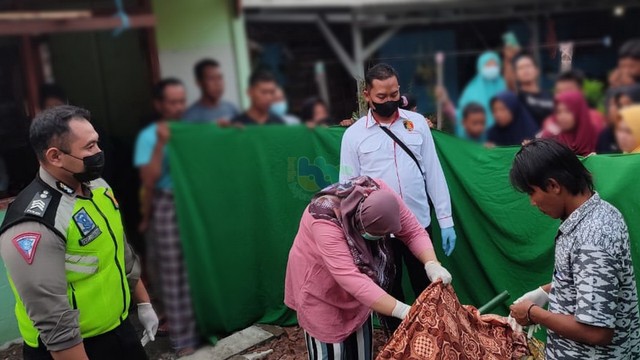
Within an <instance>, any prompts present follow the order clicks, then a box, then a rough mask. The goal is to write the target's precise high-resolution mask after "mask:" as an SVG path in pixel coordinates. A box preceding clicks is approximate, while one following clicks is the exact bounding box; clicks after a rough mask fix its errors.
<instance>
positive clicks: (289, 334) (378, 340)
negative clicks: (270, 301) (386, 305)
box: [245, 326, 386, 360]
mask: <svg viewBox="0 0 640 360" xmlns="http://www.w3.org/2000/svg"><path fill="white" fill-rule="evenodd" d="M283 330H284V334H282V335H281V336H280V337H278V338H275V339H273V340H271V341H269V342H267V343H265V344H262V345H258V346H256V347H254V348H251V349H249V350H247V351H246V352H245V354H251V353H260V352H263V351H267V350H269V349H273V352H272V353H271V354H269V355H268V356H267V357H266V358H264V359H267V360H301V359H306V358H307V348H306V346H305V342H304V332H303V331H302V329H300V327H298V326H294V327H290V328H284V329H283ZM373 337H374V346H373V348H374V357H375V355H377V354H378V352H379V351H380V349H381V348H382V347H383V346H384V344H385V340H386V338H385V336H384V334H383V332H382V330H374V333H373Z"/></svg>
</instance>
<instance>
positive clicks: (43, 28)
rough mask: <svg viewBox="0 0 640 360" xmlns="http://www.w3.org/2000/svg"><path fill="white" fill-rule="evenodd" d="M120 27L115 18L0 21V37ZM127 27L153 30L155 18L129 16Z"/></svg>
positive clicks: (149, 15) (142, 15)
mask: <svg viewBox="0 0 640 360" xmlns="http://www.w3.org/2000/svg"><path fill="white" fill-rule="evenodd" d="M121 25H122V22H121V21H120V18H117V17H115V16H99V17H90V18H86V19H72V20H30V21H0V36H8V35H41V34H51V33H61V32H78V31H98V30H112V29H116V28H118V27H120V26H121ZM129 25H130V26H131V27H132V28H153V27H155V25H156V18H155V15H153V14H139V15H129Z"/></svg>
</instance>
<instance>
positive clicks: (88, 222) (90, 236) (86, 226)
mask: <svg viewBox="0 0 640 360" xmlns="http://www.w3.org/2000/svg"><path fill="white" fill-rule="evenodd" d="M73 221H74V222H75V223H76V225H77V226H78V230H80V234H82V239H80V246H85V245H87V244H89V243H91V242H92V241H93V240H95V239H96V238H97V237H98V236H100V235H101V234H102V231H101V230H100V228H99V227H98V225H96V223H95V221H93V219H92V218H91V216H89V214H88V213H87V211H86V210H85V209H84V208H82V209H80V210H79V211H78V212H77V213H75V214H74V215H73Z"/></svg>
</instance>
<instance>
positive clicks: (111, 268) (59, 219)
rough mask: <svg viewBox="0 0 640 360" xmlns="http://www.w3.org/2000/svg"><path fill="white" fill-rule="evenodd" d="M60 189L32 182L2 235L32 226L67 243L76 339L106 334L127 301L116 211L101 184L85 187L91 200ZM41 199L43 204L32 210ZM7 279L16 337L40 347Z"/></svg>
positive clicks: (123, 312)
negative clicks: (76, 319) (36, 224)
mask: <svg viewBox="0 0 640 360" xmlns="http://www.w3.org/2000/svg"><path fill="white" fill-rule="evenodd" d="M58 188H59V189H55V188H53V187H51V186H49V185H48V184H46V183H45V182H44V181H42V180H41V179H40V178H36V179H35V180H34V181H33V182H32V183H31V184H30V185H29V186H28V187H27V188H25V189H24V190H23V191H22V192H21V193H20V195H18V197H17V198H16V200H15V201H14V202H13V203H12V204H11V206H10V207H9V209H8V211H7V214H6V216H5V219H4V222H3V224H2V227H0V234H2V233H3V232H4V231H6V230H7V229H9V228H10V227H12V226H14V225H16V224H18V223H22V222H27V221H36V222H39V223H41V224H43V225H45V226H47V227H48V228H49V229H51V230H52V231H54V232H55V233H56V234H58V236H60V237H61V238H63V239H65V241H66V244H67V246H66V254H65V270H66V279H67V296H68V298H69V305H70V307H71V308H72V309H77V310H78V311H79V325H80V334H81V335H82V337H83V338H88V337H93V336H96V335H100V334H104V333H106V332H108V331H110V330H113V329H114V328H116V327H117V326H118V325H120V323H121V322H122V321H123V320H125V319H126V318H127V316H128V310H129V304H130V301H131V295H130V291H129V285H128V283H127V277H126V270H125V256H124V247H125V246H126V243H125V239H124V231H123V225H122V219H121V215H120V210H119V206H118V203H117V201H116V200H115V198H114V196H113V192H112V190H111V188H110V187H109V185H108V184H107V183H106V182H105V181H104V180H102V179H98V180H96V181H93V182H91V183H90V184H89V188H90V190H91V194H92V196H91V197H87V198H85V197H77V196H76V197H74V196H69V195H67V194H65V192H64V190H68V191H69V190H70V189H68V188H66V189H65V188H64V184H61V183H58ZM39 199H40V200H42V202H41V203H39V204H38V205H39V207H38V206H36V207H35V208H34V207H33V202H34V201H37V200H39ZM43 203H44V205H45V206H44V207H45V209H44V210H43V211H42V207H43V206H42V204H43ZM29 209H35V211H31V212H29ZM40 256H42V254H40ZM8 275H9V282H10V284H11V288H12V290H13V293H14V296H15V298H16V306H15V313H16V318H17V320H18V327H19V329H20V333H21V334H22V337H23V339H24V342H25V343H26V344H27V345H29V346H32V347H38V344H39V343H38V338H39V332H38V330H37V329H36V328H35V326H34V325H33V322H32V321H31V319H30V318H29V315H28V314H27V310H26V309H25V306H24V303H23V301H22V299H21V298H20V296H19V295H18V292H17V291H16V288H15V286H14V284H13V281H11V274H8Z"/></svg>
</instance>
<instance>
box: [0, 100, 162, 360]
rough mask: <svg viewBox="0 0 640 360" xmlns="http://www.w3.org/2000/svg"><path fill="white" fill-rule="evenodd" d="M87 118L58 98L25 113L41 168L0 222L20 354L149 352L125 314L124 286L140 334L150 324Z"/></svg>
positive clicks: (153, 324)
mask: <svg viewBox="0 0 640 360" xmlns="http://www.w3.org/2000/svg"><path fill="white" fill-rule="evenodd" d="M89 118H90V114H89V112H88V111H87V110H84V109H81V108H78V107H75V106H69V105H63V106H58V107H55V108H52V109H49V110H45V111H44V112H42V113H40V114H39V115H38V116H37V117H36V118H35V119H34V120H33V122H32V124H31V129H30V134H29V137H30V142H31V145H32V147H33V149H34V150H35V152H36V155H37V157H38V160H39V162H40V170H39V173H38V175H37V176H36V178H35V180H34V181H33V182H32V183H31V184H30V185H29V186H27V188H25V189H24V190H23V191H22V192H21V193H20V194H19V195H18V197H17V198H16V199H15V201H14V202H13V203H12V204H11V206H10V207H9V209H8V211H7V214H6V216H5V219H4V222H3V224H2V226H1V227H0V252H1V254H2V259H3V261H4V263H5V266H6V268H7V271H8V275H9V280H10V284H11V288H12V290H13V292H14V295H15V298H16V308H15V312H16V317H17V320H18V327H19V329H20V333H21V334H22V337H23V340H24V347H23V356H24V359H27V360H28V359H55V360H59V359H65V360H66V359H73V360H76V359H91V360H93V359H147V356H146V354H145V351H144V349H143V348H142V345H141V342H140V340H139V339H138V337H137V335H136V333H135V329H134V328H133V326H132V325H131V323H130V322H129V319H128V317H127V316H128V314H129V305H130V302H131V297H132V296H133V298H134V300H135V301H136V302H137V304H138V317H139V319H140V322H141V323H142V325H143V327H144V329H145V330H144V336H145V337H148V338H149V339H150V340H153V339H154V336H155V332H156V330H157V327H158V317H157V316H156V314H155V312H154V310H153V308H152V307H151V304H150V303H149V296H148V294H147V291H146V289H145V287H144V285H143V284H142V281H140V279H139V277H140V265H139V262H138V259H137V257H136V255H135V254H134V253H133V251H132V249H131V247H130V246H129V244H128V243H127V241H126V238H125V235H124V231H123V226H122V220H121V217H120V210H119V205H118V202H117V201H116V199H115V197H114V194H113V191H112V189H111V187H110V186H109V185H108V184H107V183H106V182H105V181H104V180H103V179H101V178H100V175H101V171H102V168H103V166H104V155H103V153H102V151H101V150H100V148H99V147H98V134H97V133H96V131H95V130H94V128H93V126H92V125H91V123H90V122H89Z"/></svg>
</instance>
